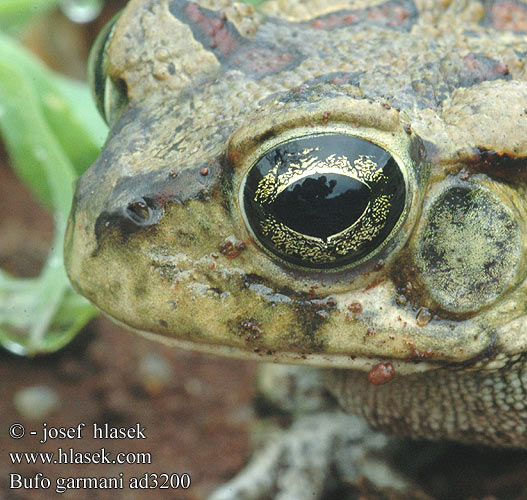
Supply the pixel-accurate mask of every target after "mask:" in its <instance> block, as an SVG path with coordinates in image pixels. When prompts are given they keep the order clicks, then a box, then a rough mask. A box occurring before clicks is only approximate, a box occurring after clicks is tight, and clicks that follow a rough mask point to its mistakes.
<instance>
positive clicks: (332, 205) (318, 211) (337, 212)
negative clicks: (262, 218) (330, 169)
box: [269, 173, 370, 239]
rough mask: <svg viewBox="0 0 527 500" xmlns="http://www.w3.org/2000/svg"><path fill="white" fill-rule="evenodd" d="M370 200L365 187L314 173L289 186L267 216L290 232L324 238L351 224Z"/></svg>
mask: <svg viewBox="0 0 527 500" xmlns="http://www.w3.org/2000/svg"><path fill="white" fill-rule="evenodd" d="M369 199H370V190H369V189H368V186H366V184H363V183H362V182H359V181H357V180H355V179H353V178H351V177H347V176H345V175H339V174H334V173H327V174H315V175H313V176H310V177H306V178H304V179H301V180H299V181H297V182H293V183H292V184H290V185H289V186H288V187H287V188H286V189H285V190H284V191H282V192H281V193H280V194H279V195H278V196H277V197H276V200H275V202H274V203H273V204H272V205H271V206H270V207H269V213H270V214H272V215H274V216H275V217H276V219H277V220H281V221H284V222H285V223H286V225H287V226H288V227H290V228H291V229H293V230H295V231H297V232H299V233H302V234H307V235H309V236H316V237H318V238H322V239H326V238H327V237H328V236H331V235H332V234H336V233H339V232H340V231H343V230H344V229H346V228H347V227H349V226H351V225H352V224H354V223H355V222H356V221H357V220H358V219H359V217H360V216H361V215H362V214H363V212H364V209H365V208H366V205H367V204H368V201H369Z"/></svg>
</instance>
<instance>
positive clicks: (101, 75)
mask: <svg viewBox="0 0 527 500" xmlns="http://www.w3.org/2000/svg"><path fill="white" fill-rule="evenodd" d="M119 15H120V13H118V14H116V15H115V16H114V17H113V18H112V19H111V20H110V21H108V23H107V24H106V25H105V26H104V27H103V29H102V30H101V31H100V32H99V34H98V35H97V38H96V39H95V42H94V43H93V46H92V48H91V51H90V57H89V59H88V81H89V83H90V88H91V91H92V95H93V97H94V99H95V103H96V105H97V109H98V110H99V113H100V114H101V116H102V117H103V119H104V121H105V122H106V123H107V124H108V125H110V126H111V125H113V124H114V123H115V121H116V120H117V118H118V117H119V115H120V113H121V111H122V110H123V108H124V107H125V106H126V104H127V102H128V99H127V93H126V85H125V83H124V82H123V81H122V80H118V81H116V80H113V79H112V78H111V77H110V76H109V75H108V48H109V45H110V42H111V40H112V36H113V32H114V29H115V23H116V22H117V19H118V18H119Z"/></svg>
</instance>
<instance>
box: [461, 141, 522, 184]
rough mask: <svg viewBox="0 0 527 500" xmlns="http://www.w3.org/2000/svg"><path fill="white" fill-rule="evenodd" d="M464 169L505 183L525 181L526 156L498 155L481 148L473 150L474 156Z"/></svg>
mask: <svg viewBox="0 0 527 500" xmlns="http://www.w3.org/2000/svg"><path fill="white" fill-rule="evenodd" d="M466 168H467V169H468V170H469V171H471V172H474V173H483V174H486V175H488V176H489V177H492V178H493V179H499V180H502V181H506V182H512V183H514V182H520V181H523V182H524V181H526V180H527V156H514V155H512V154H510V153H500V152H498V151H495V150H493V149H487V148H485V147H483V146H477V147H475V148H474V155H473V156H472V157H471V158H469V160H468V161H467V163H466Z"/></svg>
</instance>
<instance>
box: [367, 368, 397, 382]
mask: <svg viewBox="0 0 527 500" xmlns="http://www.w3.org/2000/svg"><path fill="white" fill-rule="evenodd" d="M393 377H395V368H394V367H393V365H392V364H391V363H379V364H377V365H375V366H374V367H373V368H372V369H371V370H370V371H369V372H368V381H369V382H370V384H373V385H381V384H385V383H386V382H389V381H390V380H392V378H393Z"/></svg>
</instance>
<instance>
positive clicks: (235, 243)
mask: <svg viewBox="0 0 527 500" xmlns="http://www.w3.org/2000/svg"><path fill="white" fill-rule="evenodd" d="M244 248H245V243H244V242H243V241H241V240H234V239H233V238H227V239H226V240H225V241H224V242H222V243H221V244H220V246H219V250H220V252H221V253H222V254H223V255H225V257H227V258H228V259H235V258H236V257H238V255H240V253H241V252H242V250H243V249H244Z"/></svg>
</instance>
